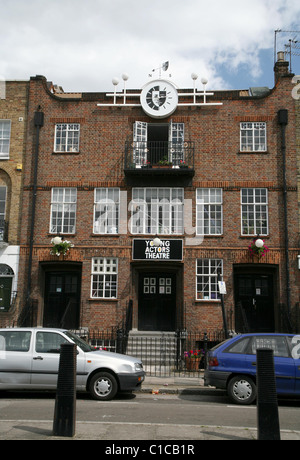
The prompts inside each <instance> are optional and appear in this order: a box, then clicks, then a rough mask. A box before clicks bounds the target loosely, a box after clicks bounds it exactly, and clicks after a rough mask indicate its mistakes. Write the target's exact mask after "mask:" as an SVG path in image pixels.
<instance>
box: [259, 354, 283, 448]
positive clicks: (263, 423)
mask: <svg viewBox="0 0 300 460" xmlns="http://www.w3.org/2000/svg"><path fill="white" fill-rule="evenodd" d="M273 354H274V353H273V350H271V349H258V350H256V357H257V361H256V367H257V374H256V378H257V427H258V439H259V440H260V441H278V440H280V427H279V416H278V401H277V392H276V380H275V369H274V356H273Z"/></svg>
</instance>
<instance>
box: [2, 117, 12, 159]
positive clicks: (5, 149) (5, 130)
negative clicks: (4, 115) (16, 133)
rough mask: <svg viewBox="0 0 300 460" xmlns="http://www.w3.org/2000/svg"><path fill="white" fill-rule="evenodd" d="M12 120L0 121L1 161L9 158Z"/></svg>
mask: <svg viewBox="0 0 300 460" xmlns="http://www.w3.org/2000/svg"><path fill="white" fill-rule="evenodd" d="M10 125H11V123H10V120H0V159H1V158H2V159H3V158H9V144H10Z"/></svg>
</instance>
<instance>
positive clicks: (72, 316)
mask: <svg viewBox="0 0 300 460" xmlns="http://www.w3.org/2000/svg"><path fill="white" fill-rule="evenodd" d="M45 276H46V279H45V306H44V321H43V326H44V327H62V328H67V329H76V328H78V327H79V313H80V279H81V275H80V273H79V272H72V271H71V272H63V271H61V272H60V271H57V272H49V273H46V275H45Z"/></svg>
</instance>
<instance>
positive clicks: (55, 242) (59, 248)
mask: <svg viewBox="0 0 300 460" xmlns="http://www.w3.org/2000/svg"><path fill="white" fill-rule="evenodd" d="M51 243H52V248H51V251H50V254H52V255H53V256H54V255H56V256H58V257H59V256H60V255H61V254H62V255H63V256H65V255H66V254H67V253H68V252H69V250H70V248H73V247H74V244H72V243H71V241H68V240H64V239H63V238H61V237H60V236H55V237H54V238H52V240H51Z"/></svg>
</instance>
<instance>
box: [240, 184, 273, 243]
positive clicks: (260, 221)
mask: <svg viewBox="0 0 300 460" xmlns="http://www.w3.org/2000/svg"><path fill="white" fill-rule="evenodd" d="M241 206H242V235H253V236H254V235H267V234H268V190H267V189H266V188H243V189H242V190H241Z"/></svg>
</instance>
